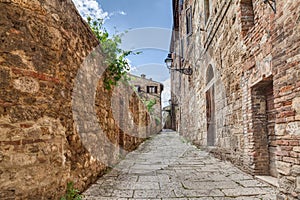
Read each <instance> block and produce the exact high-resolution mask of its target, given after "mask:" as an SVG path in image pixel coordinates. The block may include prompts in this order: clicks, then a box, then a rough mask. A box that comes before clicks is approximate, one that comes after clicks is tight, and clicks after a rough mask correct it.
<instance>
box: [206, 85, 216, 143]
mask: <svg viewBox="0 0 300 200" xmlns="http://www.w3.org/2000/svg"><path fill="white" fill-rule="evenodd" d="M206 121H207V146H214V145H215V135H216V134H215V101H214V86H212V87H211V88H209V89H208V90H207V92H206Z"/></svg>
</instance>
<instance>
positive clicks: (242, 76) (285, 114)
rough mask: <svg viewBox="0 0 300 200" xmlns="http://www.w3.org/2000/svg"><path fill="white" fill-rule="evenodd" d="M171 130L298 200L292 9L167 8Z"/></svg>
mask: <svg viewBox="0 0 300 200" xmlns="http://www.w3.org/2000/svg"><path fill="white" fill-rule="evenodd" d="M173 11H174V12H173V17H174V26H173V35H172V41H171V47H170V51H171V53H172V59H173V63H172V68H173V69H183V68H189V67H190V68H192V70H193V74H192V75H185V74H182V73H180V72H178V71H175V70H171V88H172V102H173V106H174V107H175V109H174V110H178V111H177V113H176V119H174V120H175V124H176V129H177V130H178V131H179V132H180V133H181V134H182V135H185V136H186V137H187V138H189V139H190V140H191V141H192V142H193V143H195V144H197V145H199V146H202V147H205V146H206V147H207V149H209V150H210V151H211V152H212V153H214V154H215V155H216V156H217V157H219V158H222V159H226V160H230V161H231V162H233V163H234V164H235V165H237V166H239V167H240V168H242V169H244V170H245V171H247V172H249V173H251V174H253V175H263V176H265V177H263V178H264V179H267V180H270V181H269V182H272V183H273V184H274V185H276V186H277V187H278V191H279V192H278V199H299V198H300V106H299V105H300V104H299V103H300V64H299V63H300V48H299V46H300V1H298V0H287V1H278V0H274V1H271V0H265V1H264V0H235V1H233V0H219V1H217V0H173Z"/></svg>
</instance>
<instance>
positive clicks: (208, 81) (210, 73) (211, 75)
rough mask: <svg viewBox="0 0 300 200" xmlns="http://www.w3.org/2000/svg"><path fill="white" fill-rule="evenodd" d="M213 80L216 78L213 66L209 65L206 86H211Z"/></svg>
mask: <svg viewBox="0 0 300 200" xmlns="http://www.w3.org/2000/svg"><path fill="white" fill-rule="evenodd" d="M213 78H214V70H213V68H212V66H211V65H209V66H208V68H207V70H206V84H209V83H210V81H211V80H212V79H213Z"/></svg>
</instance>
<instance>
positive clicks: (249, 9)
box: [241, 0, 254, 36]
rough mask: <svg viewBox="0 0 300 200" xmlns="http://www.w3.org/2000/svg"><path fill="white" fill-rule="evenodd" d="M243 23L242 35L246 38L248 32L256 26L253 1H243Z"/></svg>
mask: <svg viewBox="0 0 300 200" xmlns="http://www.w3.org/2000/svg"><path fill="white" fill-rule="evenodd" d="M241 22H242V23H241V24H242V35H243V36H246V35H247V33H248V31H249V30H250V29H251V28H252V27H253V26H254V10H253V3H252V0H242V1H241Z"/></svg>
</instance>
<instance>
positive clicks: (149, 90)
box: [147, 86, 157, 93]
mask: <svg viewBox="0 0 300 200" xmlns="http://www.w3.org/2000/svg"><path fill="white" fill-rule="evenodd" d="M147 93H157V86H147Z"/></svg>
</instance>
